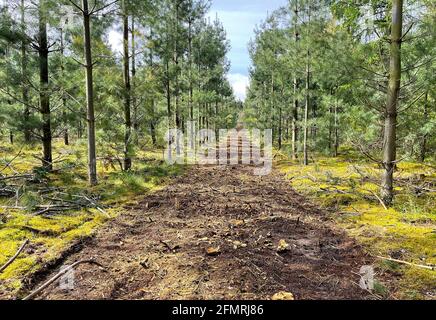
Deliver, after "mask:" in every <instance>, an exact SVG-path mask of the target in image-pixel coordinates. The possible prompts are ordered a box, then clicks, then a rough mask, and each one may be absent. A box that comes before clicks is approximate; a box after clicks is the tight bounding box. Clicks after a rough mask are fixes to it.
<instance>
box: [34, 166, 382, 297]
mask: <svg viewBox="0 0 436 320" xmlns="http://www.w3.org/2000/svg"><path fill="white" fill-rule="evenodd" d="M126 210H127V211H126V212H125V213H124V214H122V215H119V216H118V217H117V218H115V219H114V220H112V221H109V222H108V223H107V224H106V225H105V226H103V227H102V228H100V229H99V231H98V232H97V233H96V235H95V236H94V237H93V238H91V239H89V240H88V241H86V244H84V246H83V249H81V250H80V251H79V252H77V253H74V254H72V255H70V256H68V257H67V258H66V259H65V261H64V263H66V264H71V263H73V262H75V261H80V260H87V259H91V258H92V259H95V260H96V261H98V262H99V263H100V264H101V265H102V266H104V269H102V268H99V267H96V266H93V265H81V266H79V267H78V268H77V269H76V272H75V287H74V290H71V291H68V290H67V291H66V290H63V289H61V288H59V286H57V285H52V287H50V288H49V289H46V290H45V291H44V293H43V294H42V295H41V296H40V297H39V298H40V299H269V298H271V297H272V296H273V295H274V294H276V293H278V292H281V291H285V292H291V293H292V294H293V295H294V297H295V298H296V299H367V298H372V297H373V295H371V294H369V293H368V292H366V291H364V290H362V289H361V288H360V287H359V285H358V283H359V280H360V276H359V270H360V268H361V267H362V266H363V265H367V264H371V263H372V262H373V259H371V258H369V257H368V256H367V255H366V254H365V253H364V251H363V250H362V248H361V247H360V246H358V245H357V244H356V242H355V241H354V240H352V239H351V238H350V237H347V236H346V235H345V233H344V232H343V231H341V230H340V229H338V228H337V227H335V226H334V224H333V221H332V220H331V219H330V218H329V217H328V215H327V213H326V212H325V211H323V210H321V209H319V208H318V207H316V206H315V205H313V204H312V203H310V202H309V201H308V200H307V199H306V198H304V197H303V196H301V195H299V194H298V193H296V192H295V191H293V190H292V189H291V188H290V187H289V182H288V181H287V180H286V179H285V178H284V176H283V174H280V173H279V172H274V173H273V174H271V175H268V176H265V177H258V176H254V175H253V167H250V166H242V165H241V166H239V165H238V166H233V167H232V166H228V167H217V166H201V167H192V168H191V169H189V171H188V172H187V173H186V174H184V175H182V176H181V177H178V178H176V179H175V180H174V181H173V182H172V183H171V185H169V186H168V187H166V188H165V189H163V190H161V191H157V192H155V193H153V194H150V195H147V196H144V197H143V199H141V200H140V201H139V202H138V203H137V204H136V205H134V206H131V207H129V208H126ZM280 246H281V247H282V248H281V249H283V250H278V247H280ZM57 271H58V269H57V268H54V269H52V270H46V272H45V273H42V274H40V276H39V278H38V279H36V282H35V283H34V285H33V289H34V288H35V287H37V285H38V284H41V283H42V282H43V281H45V280H47V279H48V278H50V277H51V276H53V275H54V274H55V273H56V272H57ZM27 289H31V288H27Z"/></svg>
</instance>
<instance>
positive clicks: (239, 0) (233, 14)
mask: <svg viewBox="0 0 436 320" xmlns="http://www.w3.org/2000/svg"><path fill="white" fill-rule="evenodd" d="M287 2H288V1H287V0H212V7H211V10H210V12H209V16H210V17H211V19H215V17H216V16H217V15H218V18H219V20H220V21H221V22H222V23H223V26H224V28H225V29H226V31H227V38H228V39H229V40H230V44H231V50H230V53H229V55H228V58H229V60H230V62H231V69H230V73H229V75H228V79H229V81H230V83H231V84H232V87H233V91H234V92H235V95H236V97H237V98H238V99H240V100H245V97H246V93H247V87H248V85H249V74H248V73H249V68H250V55H249V53H248V44H249V42H250V40H251V39H252V38H253V37H254V29H255V28H256V26H257V25H259V24H260V23H261V22H262V21H263V20H265V19H266V17H267V14H268V12H272V11H274V10H276V9H278V8H279V7H281V6H284V5H286V4H287Z"/></svg>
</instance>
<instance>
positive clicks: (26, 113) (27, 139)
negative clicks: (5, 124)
mask: <svg viewBox="0 0 436 320" xmlns="http://www.w3.org/2000/svg"><path fill="white" fill-rule="evenodd" d="M21 32H22V33H23V34H25V33H26V18H25V4H24V0H21ZM27 64H28V59H27V48H26V42H25V40H22V41H21V76H22V78H23V79H22V95H23V104H24V106H23V107H24V113H23V119H24V141H25V142H26V143H29V142H30V140H31V139H32V135H31V130H30V123H29V121H30V109H29V90H28V87H27V83H26V81H27V77H28V75H27Z"/></svg>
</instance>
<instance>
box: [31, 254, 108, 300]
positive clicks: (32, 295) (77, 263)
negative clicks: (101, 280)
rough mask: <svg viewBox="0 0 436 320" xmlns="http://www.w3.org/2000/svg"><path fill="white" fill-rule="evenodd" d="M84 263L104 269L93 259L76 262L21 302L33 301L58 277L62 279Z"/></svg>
mask: <svg viewBox="0 0 436 320" xmlns="http://www.w3.org/2000/svg"><path fill="white" fill-rule="evenodd" d="M85 263H89V264H94V265H97V266H99V267H100V268H103V269H104V267H103V266H102V265H101V264H99V263H98V262H96V261H94V260H93V259H90V260H80V261H77V262H75V263H73V264H72V265H71V266H69V267H67V268H65V269H63V270H62V271H60V272H59V273H57V274H56V275H55V276H53V277H52V278H51V279H50V280H48V281H47V282H45V283H44V284H43V285H42V286H40V287H39V288H38V289H36V290H35V291H33V292H32V293H30V294H29V295H28V296H26V297H25V298H23V300H31V299H33V298H34V297H35V296H37V295H38V294H39V293H41V292H42V291H43V290H44V289H46V288H47V287H48V286H49V285H51V284H52V283H53V282H55V281H56V280H57V279H59V278H60V277H62V276H63V275H65V274H66V273H68V272H69V271H70V270H73V269H74V268H76V267H77V266H79V265H81V264H85Z"/></svg>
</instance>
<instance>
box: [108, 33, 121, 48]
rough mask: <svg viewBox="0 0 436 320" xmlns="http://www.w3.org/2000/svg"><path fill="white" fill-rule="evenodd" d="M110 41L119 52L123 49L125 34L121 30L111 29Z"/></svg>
mask: <svg viewBox="0 0 436 320" xmlns="http://www.w3.org/2000/svg"><path fill="white" fill-rule="evenodd" d="M108 41H109V44H110V45H111V47H112V51H114V52H117V53H118V52H122V51H123V35H122V34H121V33H120V32H118V31H116V30H110V31H109V36H108Z"/></svg>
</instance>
